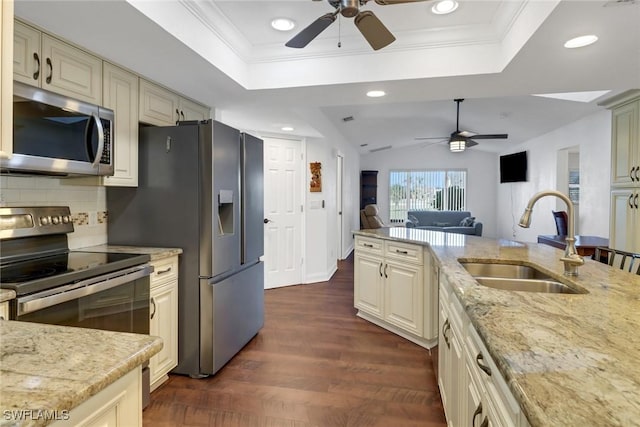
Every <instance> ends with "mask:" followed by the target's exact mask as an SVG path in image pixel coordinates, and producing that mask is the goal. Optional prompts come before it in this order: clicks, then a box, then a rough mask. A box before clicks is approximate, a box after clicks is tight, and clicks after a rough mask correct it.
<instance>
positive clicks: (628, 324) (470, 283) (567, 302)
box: [354, 227, 640, 427]
mask: <svg viewBox="0 0 640 427" xmlns="http://www.w3.org/2000/svg"><path fill="white" fill-rule="evenodd" d="M354 234H356V235H361V236H368V237H378V238H382V239H388V240H396V241H401V242H408V243H417V244H422V245H425V246H428V247H429V248H430V250H431V252H432V253H433V254H434V255H435V257H436V259H437V262H438V263H439V265H440V274H441V275H444V276H445V277H446V278H447V279H448V281H449V283H450V284H451V285H452V287H453V289H454V291H455V293H456V294H457V296H458V298H459V299H460V302H461V303H462V305H463V307H464V308H465V311H466V313H467V314H468V316H469V318H470V319H471V322H472V323H473V325H474V326H475V328H476V330H477V331H478V333H479V335H480V337H481V338H482V340H483V341H484V343H485V345H486V347H487V349H488V351H489V352H490V353H491V356H492V358H493V359H494V361H495V362H496V364H497V366H498V369H499V370H500V371H501V373H502V375H503V377H504V378H505V380H506V381H507V384H508V385H509V387H510V389H511V391H512V392H513V394H514V396H515V398H516V399H517V400H518V401H519V403H520V405H521V407H522V409H523V411H524V413H525V415H526V416H527V419H528V420H529V422H530V423H531V425H532V426H533V427H537V426H563V427H569V426H625V427H626V426H640V366H639V363H640V362H639V361H640V333H639V332H638V331H639V329H640V276H638V275H635V274H631V273H627V272H624V271H621V270H619V269H616V268H612V267H609V266H608V265H606V264H602V263H599V262H596V261H594V260H591V259H587V258H585V265H583V266H581V267H580V268H579V276H578V277H576V278H571V279H569V278H567V277H564V276H563V274H562V273H563V271H564V264H563V263H562V262H561V261H560V260H559V258H560V257H561V256H562V254H563V251H561V250H559V249H555V248H553V247H551V246H546V245H541V244H537V243H518V242H514V241H509V240H494V239H488V238H483V237H477V236H466V235H462V234H453V233H442V232H438V231H429V230H417V229H411V228H400V227H394V228H383V229H378V230H360V231H355V232H354ZM458 259H465V260H467V261H483V262H492V261H493V262H499V261H500V260H511V261H512V262H513V263H519V264H523V265H533V266H536V267H537V268H538V269H540V270H542V271H544V272H546V273H547V274H549V275H550V276H552V277H554V278H555V279H556V280H558V281H561V282H564V283H565V284H568V285H571V284H573V285H574V286H576V285H577V286H580V287H582V288H584V289H586V290H587V291H588V292H589V293H588V294H547V293H533V292H512V291H502V290H497V289H492V288H488V287H484V286H481V285H479V284H478V282H476V281H475V279H474V278H473V277H471V275H470V274H469V273H468V272H467V271H466V270H465V269H464V268H463V267H462V265H461V264H460V263H459V262H458Z"/></svg>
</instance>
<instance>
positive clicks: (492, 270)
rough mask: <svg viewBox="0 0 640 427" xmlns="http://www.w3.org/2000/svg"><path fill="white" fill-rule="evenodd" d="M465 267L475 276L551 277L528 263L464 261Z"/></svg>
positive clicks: (508, 277) (545, 278)
mask: <svg viewBox="0 0 640 427" xmlns="http://www.w3.org/2000/svg"><path fill="white" fill-rule="evenodd" d="M461 264H462V266H463V267H464V268H466V269H467V271H468V272H469V274H471V275H472V276H474V277H476V276H477V277H503V278H506V279H544V280H548V279H551V277H550V276H549V275H547V274H545V273H543V272H541V271H540V270H536V269H535V268H533V267H528V266H526V265H515V264H489V263H484V262H462V263H461Z"/></svg>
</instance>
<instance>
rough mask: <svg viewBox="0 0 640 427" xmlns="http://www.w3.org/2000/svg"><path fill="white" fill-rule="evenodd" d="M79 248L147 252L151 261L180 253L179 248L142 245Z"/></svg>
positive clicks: (90, 250) (101, 250) (135, 252)
mask: <svg viewBox="0 0 640 427" xmlns="http://www.w3.org/2000/svg"><path fill="white" fill-rule="evenodd" d="M79 250H83V251H87V252H119V253H126V254H148V255H149V256H151V261H157V260H159V259H163V258H168V257H170V256H174V255H180V254H181V253H182V249H180V248H151V247H144V246H121V245H98V246H89V247H86V248H80V249H79Z"/></svg>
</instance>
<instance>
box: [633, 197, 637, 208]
mask: <svg viewBox="0 0 640 427" xmlns="http://www.w3.org/2000/svg"><path fill="white" fill-rule="evenodd" d="M633 206H634V207H635V208H636V209H638V194H637V193H636V197H634V198H633Z"/></svg>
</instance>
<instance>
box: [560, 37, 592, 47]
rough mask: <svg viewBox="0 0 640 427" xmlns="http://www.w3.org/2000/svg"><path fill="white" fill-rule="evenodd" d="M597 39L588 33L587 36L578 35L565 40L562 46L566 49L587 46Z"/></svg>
mask: <svg viewBox="0 0 640 427" xmlns="http://www.w3.org/2000/svg"><path fill="white" fill-rule="evenodd" d="M597 41H598V36H595V35H593V34H589V35H587V36H580V37H576V38H573V39H571V40H569V41H567V42H566V43H565V44H564V47H566V48H567V49H575V48H577V47H584V46H589V45H590V44H594V43H595V42H597Z"/></svg>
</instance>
